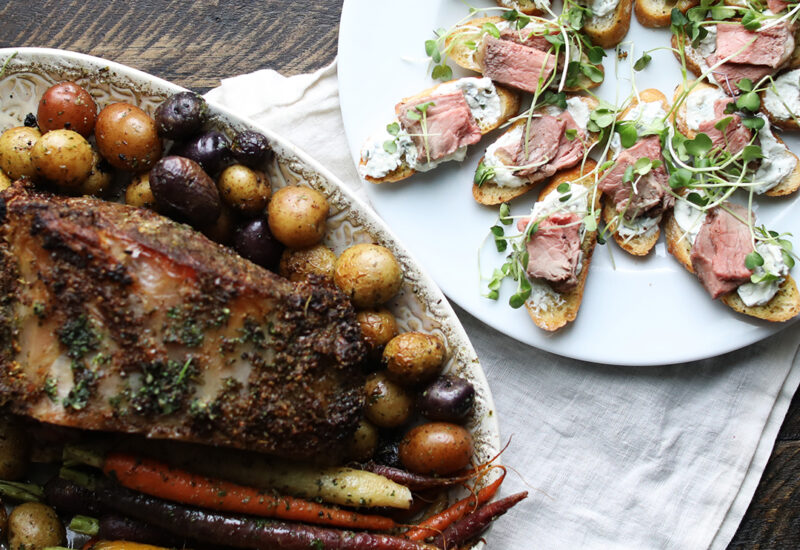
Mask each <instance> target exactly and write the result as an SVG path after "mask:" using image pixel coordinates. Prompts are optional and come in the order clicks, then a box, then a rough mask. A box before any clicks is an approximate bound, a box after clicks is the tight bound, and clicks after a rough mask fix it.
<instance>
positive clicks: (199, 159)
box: [169, 130, 231, 174]
mask: <svg viewBox="0 0 800 550" xmlns="http://www.w3.org/2000/svg"><path fill="white" fill-rule="evenodd" d="M169 153H170V155H177V156H179V157H185V158H187V159H191V160H193V161H195V162H196V163H197V164H199V165H200V166H202V167H203V170H205V171H206V172H208V173H209V174H216V173H218V172H219V171H220V170H221V169H222V167H223V166H225V164H227V163H228V162H229V161H230V157H231V151H230V141H229V140H228V137H227V136H226V135H225V134H223V133H222V132H217V131H216V130H210V131H208V132H203V133H202V134H200V135H198V136H197V137H194V138H192V139H190V140H189V141H185V142H183V143H177V144H175V145H174V146H173V147H172V149H171V150H170V152H169Z"/></svg>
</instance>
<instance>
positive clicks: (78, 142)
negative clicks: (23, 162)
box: [31, 130, 94, 189]
mask: <svg viewBox="0 0 800 550" xmlns="http://www.w3.org/2000/svg"><path fill="white" fill-rule="evenodd" d="M92 154H93V153H92V146H91V145H89V142H88V141H86V138H84V137H83V136H82V135H80V134H79V133H78V132H73V131H72V130H52V131H50V132H47V133H46V134H44V135H43V136H42V137H40V138H39V139H38V140H37V141H36V144H35V145H34V146H33V149H31V160H32V161H33V166H34V168H35V169H36V175H37V176H42V177H43V178H45V179H47V180H49V181H52V182H53V183H55V184H56V185H58V186H59V187H63V188H65V189H75V188H77V187H78V186H79V185H81V184H82V183H83V182H85V181H86V179H87V178H88V177H89V174H90V173H91V171H92V166H93V164H94V162H93V157H92Z"/></svg>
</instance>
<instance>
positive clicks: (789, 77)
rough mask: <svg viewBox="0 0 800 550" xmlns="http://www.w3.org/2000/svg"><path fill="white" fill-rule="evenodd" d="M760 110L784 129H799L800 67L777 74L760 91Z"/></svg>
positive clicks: (773, 122)
mask: <svg viewBox="0 0 800 550" xmlns="http://www.w3.org/2000/svg"><path fill="white" fill-rule="evenodd" d="M761 112H762V113H764V114H765V115H767V118H769V121H770V122H771V123H772V124H774V125H775V126H777V127H778V128H782V129H784V130H793V131H797V130H800V124H798V118H800V69H793V70H791V71H787V72H785V73H783V74H781V75H778V76H777V77H776V78H775V80H774V82H772V83H770V84H767V88H766V90H764V91H763V92H761Z"/></svg>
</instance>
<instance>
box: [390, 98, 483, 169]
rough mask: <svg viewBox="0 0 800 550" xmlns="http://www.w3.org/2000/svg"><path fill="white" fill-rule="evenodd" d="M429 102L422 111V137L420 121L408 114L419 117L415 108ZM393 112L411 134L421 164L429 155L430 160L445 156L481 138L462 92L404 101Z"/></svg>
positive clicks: (479, 130)
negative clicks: (424, 130)
mask: <svg viewBox="0 0 800 550" xmlns="http://www.w3.org/2000/svg"><path fill="white" fill-rule="evenodd" d="M429 102H430V103H431V104H430V105H429V106H428V109H427V111H426V112H425V123H426V126H427V133H426V135H423V133H424V132H423V128H422V119H421V118H420V120H413V118H410V117H409V111H410V112H412V113H416V114H419V115H421V113H420V112H419V111H418V110H417V108H416V107H417V106H418V105H423V104H425V103H429ZM394 110H395V113H397V118H398V119H399V120H400V124H401V125H402V126H403V129H404V130H405V131H406V132H408V133H409V134H411V139H412V140H414V145H416V146H417V150H418V151H419V155H418V158H419V161H420V162H424V161H427V160H428V155H430V160H438V159H440V158H442V157H446V156H447V155H449V154H451V153H453V152H454V151H455V150H456V149H458V148H460V147H464V146H466V145H472V144H473V143H477V142H478V141H480V139H481V129H480V128H479V127H478V125H477V123H476V122H475V117H473V116H472V112H471V111H470V110H469V105H468V104H467V100H466V99H465V98H464V94H463V93H462V92H455V93H452V94H441V95H432V96H427V97H423V98H417V99H413V100H411V101H405V102H402V103H398V104H397V105H396V106H395V108H394ZM414 118H415V117H414ZM426 137H427V140H426ZM426 142H427V147H428V148H427V151H426Z"/></svg>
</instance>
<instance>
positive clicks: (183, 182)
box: [150, 155, 221, 227]
mask: <svg viewBox="0 0 800 550" xmlns="http://www.w3.org/2000/svg"><path fill="white" fill-rule="evenodd" d="M150 190H151V191H152V192H153V198H155V201H156V206H157V207H158V210H160V211H161V212H163V213H165V214H167V215H170V216H175V217H176V218H178V219H181V220H186V221H188V222H189V223H191V224H192V225H196V226H198V227H202V226H205V225H208V224H210V223H214V221H215V220H216V219H217V218H219V213H220V209H221V204H220V200H219V191H217V186H216V184H215V183H214V180H212V179H211V178H210V177H209V176H208V174H206V173H205V171H203V168H202V167H201V166H200V165H199V164H197V163H196V162H194V161H193V160H190V159H187V158H183V157H176V156H172V155H171V156H168V157H164V158H163V159H161V160H159V161H158V162H157V163H156V165H155V166H153V168H152V169H151V170H150Z"/></svg>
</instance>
